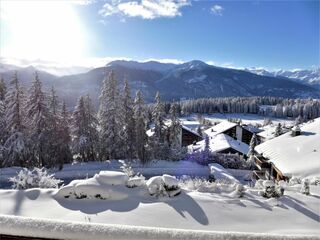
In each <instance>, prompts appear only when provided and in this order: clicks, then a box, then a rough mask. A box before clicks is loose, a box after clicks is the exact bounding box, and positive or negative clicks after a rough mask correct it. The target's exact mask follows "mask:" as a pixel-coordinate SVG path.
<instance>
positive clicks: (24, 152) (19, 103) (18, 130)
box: [3, 72, 30, 167]
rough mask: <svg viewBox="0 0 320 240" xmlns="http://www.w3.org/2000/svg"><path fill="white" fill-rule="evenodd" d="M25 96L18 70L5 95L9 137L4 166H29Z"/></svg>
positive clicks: (5, 144) (5, 145)
mask: <svg viewBox="0 0 320 240" xmlns="http://www.w3.org/2000/svg"><path fill="white" fill-rule="evenodd" d="M24 103H25V96H24V92H23V90H22V88H21V86H20V82H19V79H18V75H17V72H15V73H14V75H13V77H12V80H11V81H10V85H9V90H8V92H7V94H6V97H5V104H6V110H5V115H6V116H5V118H6V119H5V121H6V132H7V134H8V138H7V139H6V141H5V143H4V147H5V155H6V157H5V159H4V161H3V166H7V167H8V166H14V165H16V166H28V164H29V163H28V160H29V155H30V151H29V147H28V141H27V138H26V130H27V128H26V126H25V104H24Z"/></svg>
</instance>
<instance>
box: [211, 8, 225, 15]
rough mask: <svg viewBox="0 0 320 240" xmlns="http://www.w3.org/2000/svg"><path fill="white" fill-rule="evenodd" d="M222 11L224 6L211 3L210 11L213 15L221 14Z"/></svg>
mask: <svg viewBox="0 0 320 240" xmlns="http://www.w3.org/2000/svg"><path fill="white" fill-rule="evenodd" d="M223 11H224V8H223V7H222V6H220V5H213V6H212V7H211V12H212V13H213V14H214V15H217V16H222V14H223Z"/></svg>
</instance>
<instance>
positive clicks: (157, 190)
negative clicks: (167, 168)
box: [146, 174, 181, 197]
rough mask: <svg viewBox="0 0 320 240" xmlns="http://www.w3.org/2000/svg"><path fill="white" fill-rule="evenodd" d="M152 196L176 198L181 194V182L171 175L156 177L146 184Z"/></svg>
mask: <svg viewBox="0 0 320 240" xmlns="http://www.w3.org/2000/svg"><path fill="white" fill-rule="evenodd" d="M146 185H147V188H148V191H149V193H150V195H152V196H156V197H160V196H162V197H164V196H168V197H174V196H177V195H179V194H180V192H181V189H180V186H179V181H178V180H177V179H176V178H175V177H173V176H170V175H167V174H164V175H162V176H154V177H152V178H150V179H149V180H148V181H147V182H146Z"/></svg>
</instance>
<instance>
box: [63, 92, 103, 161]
mask: <svg viewBox="0 0 320 240" xmlns="http://www.w3.org/2000/svg"><path fill="white" fill-rule="evenodd" d="M65 114H66V113H65ZM65 121H66V119H65ZM97 125H98V121H97V119H96V116H95V112H94V108H93V105H92V102H91V99H90V97H89V96H88V95H87V96H85V97H83V96H82V97H80V98H79V100H78V103H77V105H76V107H75V110H74V112H73V114H72V136H73V143H72V149H73V153H74V154H76V155H78V158H79V159H80V160H81V161H89V160H95V159H96V157H97V152H98V131H97ZM65 137H66V139H65V140H66V141H67V136H65Z"/></svg>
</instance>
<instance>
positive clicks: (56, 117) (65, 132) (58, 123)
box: [48, 87, 72, 169]
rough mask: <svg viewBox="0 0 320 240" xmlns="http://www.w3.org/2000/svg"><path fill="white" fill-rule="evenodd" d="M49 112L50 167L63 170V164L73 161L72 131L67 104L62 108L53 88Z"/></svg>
mask: <svg viewBox="0 0 320 240" xmlns="http://www.w3.org/2000/svg"><path fill="white" fill-rule="evenodd" d="M48 105H49V111H50V126H49V131H50V144H51V147H50V148H49V149H48V155H49V156H50V159H49V160H48V161H49V162H50V165H52V166H53V165H57V166H59V169H62V168H63V164H64V163H67V162H70V161H71V160H72V155H71V151H70V131H69V119H68V118H69V116H68V112H67V110H66V105H65V103H64V104H63V106H62V107H61V106H60V102H59V99H58V96H57V94H56V91H55V89H54V87H52V88H51V91H50V95H49V104H48Z"/></svg>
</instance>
